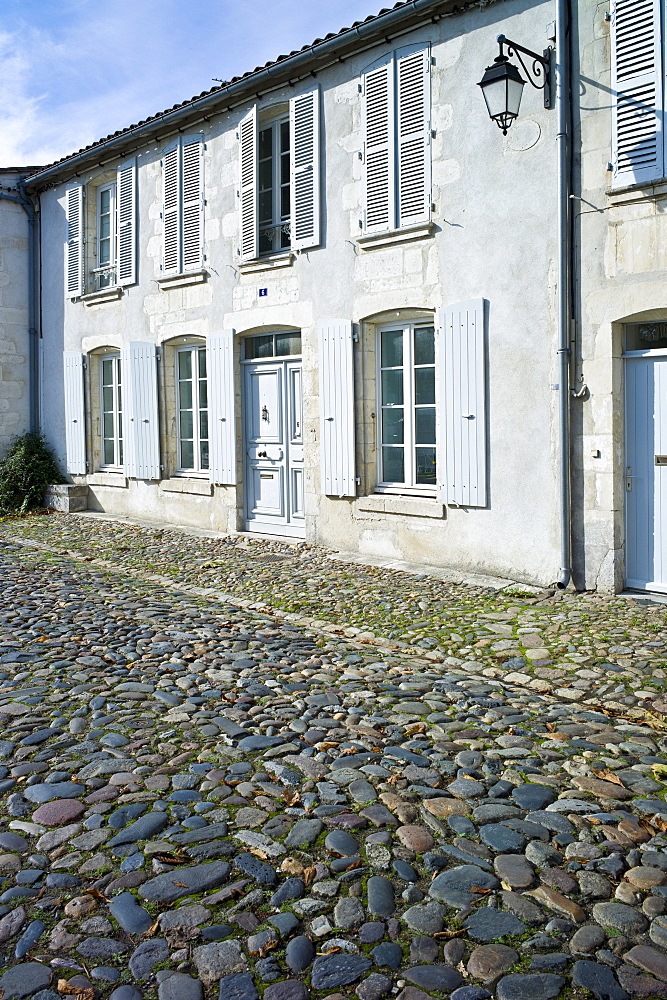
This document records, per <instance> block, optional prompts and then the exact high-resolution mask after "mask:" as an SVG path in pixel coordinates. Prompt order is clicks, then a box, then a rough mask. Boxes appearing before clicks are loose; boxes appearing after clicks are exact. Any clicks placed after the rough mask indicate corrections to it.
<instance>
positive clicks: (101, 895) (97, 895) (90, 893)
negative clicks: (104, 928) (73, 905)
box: [86, 887, 109, 903]
mask: <svg viewBox="0 0 667 1000" xmlns="http://www.w3.org/2000/svg"><path fill="white" fill-rule="evenodd" d="M86 894H87V895H88V896H92V897H93V899H99V900H100V902H102V903H108V902H109V900H108V899H107V897H106V896H105V895H104V893H103V892H100V890H99V889H95V888H94V887H93V888H91V889H86Z"/></svg>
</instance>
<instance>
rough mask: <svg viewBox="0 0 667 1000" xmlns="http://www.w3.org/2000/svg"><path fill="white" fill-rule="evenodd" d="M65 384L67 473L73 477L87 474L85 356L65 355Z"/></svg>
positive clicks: (77, 354) (76, 352)
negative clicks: (84, 390) (84, 391)
mask: <svg viewBox="0 0 667 1000" xmlns="http://www.w3.org/2000/svg"><path fill="white" fill-rule="evenodd" d="M63 370H64V382H65V448H66V453H67V471H68V472H69V473H71V475H73V476H79V475H83V474H84V473H85V472H86V409H85V404H84V395H83V355H82V354H79V353H78V351H65V353H64V354H63Z"/></svg>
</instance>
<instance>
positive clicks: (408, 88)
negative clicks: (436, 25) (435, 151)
mask: <svg viewBox="0 0 667 1000" xmlns="http://www.w3.org/2000/svg"><path fill="white" fill-rule="evenodd" d="M430 66H431V50H430V48H429V46H427V47H426V48H424V47H423V46H420V47H419V48H415V47H414V46H410V47H409V48H405V49H399V50H398V52H397V53H396V91H397V114H396V122H397V145H398V148H397V151H396V158H397V164H398V225H399V226H409V225H412V224H415V223H418V222H428V221H429V219H430V218H431V120H430V119H431V74H430Z"/></svg>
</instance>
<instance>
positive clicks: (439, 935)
mask: <svg viewBox="0 0 667 1000" xmlns="http://www.w3.org/2000/svg"><path fill="white" fill-rule="evenodd" d="M463 933H464V931H463V928H461V930H460V931H436V932H435V934H433V935H432V937H434V938H442V939H446V938H455V937H460V936H461V934H463Z"/></svg>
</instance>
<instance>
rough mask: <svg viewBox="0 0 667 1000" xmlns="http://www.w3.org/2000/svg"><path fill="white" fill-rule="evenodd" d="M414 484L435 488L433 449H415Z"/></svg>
mask: <svg viewBox="0 0 667 1000" xmlns="http://www.w3.org/2000/svg"><path fill="white" fill-rule="evenodd" d="M415 465H416V469H417V474H416V482H418V483H423V484H424V485H426V486H435V448H415Z"/></svg>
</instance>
